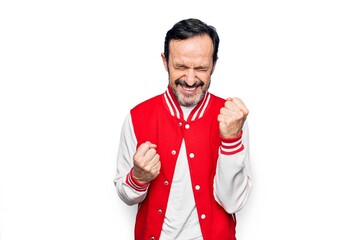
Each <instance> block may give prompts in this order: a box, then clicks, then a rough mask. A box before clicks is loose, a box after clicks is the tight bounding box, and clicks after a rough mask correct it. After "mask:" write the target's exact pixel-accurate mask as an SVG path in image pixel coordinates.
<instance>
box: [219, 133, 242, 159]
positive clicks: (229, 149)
mask: <svg viewBox="0 0 360 240" xmlns="http://www.w3.org/2000/svg"><path fill="white" fill-rule="evenodd" d="M220 139H221V146H220V153H222V154H225V155H232V154H235V153H238V152H241V151H242V150H244V145H243V144H242V131H241V133H240V134H239V136H237V137H235V138H222V137H220Z"/></svg>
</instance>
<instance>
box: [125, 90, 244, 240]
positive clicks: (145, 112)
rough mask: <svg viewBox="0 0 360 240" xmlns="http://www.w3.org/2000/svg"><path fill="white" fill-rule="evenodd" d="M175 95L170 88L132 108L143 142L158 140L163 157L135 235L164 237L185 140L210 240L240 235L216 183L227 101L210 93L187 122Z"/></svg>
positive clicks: (141, 208) (230, 239) (198, 205)
mask: <svg viewBox="0 0 360 240" xmlns="http://www.w3.org/2000/svg"><path fill="white" fill-rule="evenodd" d="M174 99H175V97H174V96H173V93H172V91H171V90H168V91H167V93H166V94H161V95H158V96H156V97H153V98H151V99H149V100H147V101H145V102H143V103H141V104H139V105H137V106H136V107H135V108H133V109H132V110H131V118H132V122H133V126H134V132H135V135H136V138H137V142H138V146H139V144H141V143H143V142H146V141H150V142H152V143H155V144H156V145H157V148H156V150H157V153H158V154H159V155H160V159H161V171H160V174H159V175H158V176H157V177H156V178H155V179H154V180H153V181H152V182H151V184H150V186H149V188H148V194H147V197H146V198H145V199H144V201H143V202H142V203H140V204H139V209H138V213H137V217H136V224H135V239H136V240H145V239H159V237H160V233H161V228H162V225H163V222H164V217H165V212H166V207H167V201H168V198H169V193H170V188H171V181H172V178H173V174H174V169H175V164H176V160H177V158H178V153H179V151H180V146H181V142H182V140H183V139H184V141H185V145H186V152H187V154H188V162H189V169H190V175H191V182H192V188H193V193H194V199H195V204H196V208H197V212H198V217H199V223H200V227H201V231H202V234H203V238H204V240H219V239H221V240H233V239H236V237H235V225H236V220H235V214H228V213H227V212H226V211H225V210H224V209H223V208H222V207H221V206H220V205H219V204H218V203H217V201H216V200H215V199H214V195H213V181H214V176H215V173H216V164H217V159H218V155H219V149H220V146H221V138H220V133H219V123H218V121H217V116H218V114H219V112H220V108H221V107H223V106H224V102H225V100H224V99H221V98H219V97H216V96H214V95H212V94H210V93H206V95H205V97H204V98H203V100H202V102H201V103H199V104H198V105H197V106H196V107H195V109H193V111H192V112H191V113H190V115H189V117H188V121H184V120H183V119H184V118H183V116H182V112H181V111H178V109H180V106H179V105H178V103H177V102H176V101H174ZM238 151H241V149H238ZM129 184H131V183H129ZM195 186H196V187H195ZM199 186H200V187H199Z"/></svg>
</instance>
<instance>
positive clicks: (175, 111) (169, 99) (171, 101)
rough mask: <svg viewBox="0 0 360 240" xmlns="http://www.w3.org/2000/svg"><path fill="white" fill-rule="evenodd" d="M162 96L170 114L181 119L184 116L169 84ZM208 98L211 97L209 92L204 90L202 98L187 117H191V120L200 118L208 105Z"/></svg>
mask: <svg viewBox="0 0 360 240" xmlns="http://www.w3.org/2000/svg"><path fill="white" fill-rule="evenodd" d="M164 98H165V103H166V106H167V107H168V109H169V111H170V114H171V115H172V116H173V117H176V118H178V119H183V118H184V117H183V112H182V109H181V107H180V105H179V103H178V102H177V100H176V98H175V95H174V93H173V92H172V90H171V88H170V86H169V87H168V88H167V90H166V92H165V93H164ZM210 98H211V94H210V93H209V92H206V93H205V96H204V97H203V99H202V100H201V101H200V102H199V103H198V104H197V106H196V107H195V108H194V109H193V110H192V112H191V113H190V115H189V117H188V119H191V121H195V120H196V119H199V118H201V117H202V116H203V115H204V113H205V110H206V109H207V107H208V105H209V102H210Z"/></svg>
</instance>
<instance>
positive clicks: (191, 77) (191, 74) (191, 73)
mask: <svg viewBox="0 0 360 240" xmlns="http://www.w3.org/2000/svg"><path fill="white" fill-rule="evenodd" d="M195 77H196V74H195V70H194V68H189V69H188V71H187V73H186V80H185V82H186V83H187V84H188V85H189V86H192V85H194V83H195V82H196V79H195Z"/></svg>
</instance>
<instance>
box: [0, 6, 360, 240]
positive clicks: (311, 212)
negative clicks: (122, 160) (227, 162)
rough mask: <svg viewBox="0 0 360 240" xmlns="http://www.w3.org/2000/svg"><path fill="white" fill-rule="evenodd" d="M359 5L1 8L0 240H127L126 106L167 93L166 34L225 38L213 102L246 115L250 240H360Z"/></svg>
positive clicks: (245, 228)
mask: <svg viewBox="0 0 360 240" xmlns="http://www.w3.org/2000/svg"><path fill="white" fill-rule="evenodd" d="M359 12H360V8H359V4H358V1H355V0H354V1H350V0H342V1H340V0H337V1H325V0H305V1H304V0H303V1H285V0H283V1H281V0H275V1H209V0H207V1H205V0H204V1H187V0H184V1H175V2H174V1H165V0H163V1H126V2H125V1H106V0H103V1H95V0H94V1H85V0H83V1H81V0H71V1H70V0H65V1H45V0H43V1H40V0H34V1H16V0H13V1H10V0H8V1H6V0H5V1H1V2H0V42H1V44H0V80H1V85H0V107H1V108H0V111H1V112H0V114H1V117H0V121H1V124H0V160H1V162H0V164H1V165H0V171H1V172H0V174H1V175H0V184H1V185H0V186H1V188H0V238H1V240H24V239H36V240H49V239H51V240H64V239H67V240H75V239H76V240H78V239H89V240H90V239H91V240H93V239H94V240H95V239H97V240H98V239H106V240H115V239H117V240H118V239H121V240H127V239H132V232H133V224H134V213H135V207H128V206H126V205H125V204H123V203H122V202H121V200H120V199H119V198H118V197H117V195H116V191H115V187H114V185H113V178H114V176H115V166H116V155H117V147H118V143H119V136H120V131H121V124H122V121H123V119H124V117H125V115H126V114H127V113H128V111H129V110H130V108H131V107H133V106H134V105H135V104H137V103H139V102H140V101H142V100H145V99H147V98H149V97H151V96H154V95H155V94H159V93H162V92H164V91H165V88H166V85H167V74H166V72H165V70H164V68H163V66H162V62H161V58H160V53H161V52H162V51H163V41H164V37H165V33H166V31H167V30H168V29H170V28H171V27H172V25H173V24H174V23H175V22H177V21H179V20H181V19H183V18H188V17H197V18H200V19H202V20H203V21H205V22H207V23H209V24H211V25H214V26H215V27H216V28H217V30H218V33H219V35H220V38H221V43H220V49H219V60H218V64H217V69H216V71H215V73H214V75H213V78H212V85H211V88H210V90H211V92H213V93H215V94H217V95H219V96H221V97H228V96H239V97H241V98H242V99H243V100H244V102H245V103H246V105H247V106H248V108H249V109H250V115H249V127H250V134H251V136H250V137H251V154H252V159H251V168H252V174H253V182H254V189H253V192H252V195H251V197H250V199H249V202H248V204H247V205H246V207H245V208H244V209H243V210H242V211H241V212H239V214H238V238H239V239H242V240H264V239H277V240H289V239H291V240H297V239H299V240H300V239H301V240H303V239H309V240H315V239H316V240H317V239H346V240H352V239H354V240H355V239H356V240H358V239H360V230H359V223H360V206H359V205H360V204H359V203H360V194H359V193H360V192H359V191H360V190H359V189H360V187H359V183H360V174H359V170H360V164H359V161H360V152H359V146H358V145H359V136H360V127H359V122H360V114H359V106H358V105H359V103H360V96H359V87H358V84H359V80H360V73H359V72H360V57H359V56H360V48H359V45H360V44H359V43H360V33H359V29H360V24H359V23H360V15H359Z"/></svg>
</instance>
